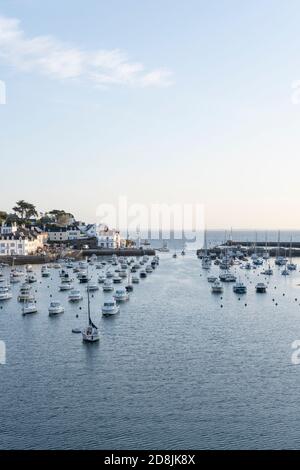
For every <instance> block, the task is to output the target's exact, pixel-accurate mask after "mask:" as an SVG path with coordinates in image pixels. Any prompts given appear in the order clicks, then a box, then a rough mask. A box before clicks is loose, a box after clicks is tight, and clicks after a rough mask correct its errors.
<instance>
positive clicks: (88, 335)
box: [82, 289, 100, 343]
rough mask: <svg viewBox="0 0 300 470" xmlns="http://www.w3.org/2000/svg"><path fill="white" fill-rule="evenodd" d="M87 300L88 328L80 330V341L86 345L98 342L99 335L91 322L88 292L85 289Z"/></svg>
mask: <svg viewBox="0 0 300 470" xmlns="http://www.w3.org/2000/svg"><path fill="white" fill-rule="evenodd" d="M87 298H88V326H87V327H86V328H84V329H83V330H82V340H83V341H86V342H88V343H95V342H96V341H99V339H100V335H99V331H98V327H97V326H96V325H95V324H94V323H93V322H92V320H91V307H90V291H89V289H87Z"/></svg>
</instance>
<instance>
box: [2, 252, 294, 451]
mask: <svg viewBox="0 0 300 470" xmlns="http://www.w3.org/2000/svg"><path fill="white" fill-rule="evenodd" d="M34 269H35V270H36V271H37V273H38V276H39V281H40V282H41V283H38V284H36V285H34V289H37V294H36V297H37V302H38V308H39V313H38V314H36V315H32V316H27V317H23V316H22V315H21V306H20V304H18V302H17V301H16V300H15V299H16V296H17V292H18V290H19V285H13V286H12V290H13V293H14V299H12V300H11V301H8V302H7V303H3V304H2V307H3V308H2V309H1V310H0V339H1V340H4V341H5V342H6V348H7V350H6V356H7V364H6V365H5V366H0V379H1V394H0V409H1V413H0V447H1V448H26V449H29V448H47V449H53V448H61V449H64V448H66V449H67V448H75V449H86V448H87V449H95V448H104V449H105V448H106V449H107V448H108V449H130V448H141V449H142V448H143V449H146V448H155V449H172V448H173V449H176V448H177V449H178V448H185V449H186V448H187V449H196V448H210V449H211V448H220V449H224V448H298V447H299V442H300V423H299V419H298V403H299V398H300V368H299V366H295V365H293V364H292V363H291V355H292V352H293V350H292V349H291V344H292V342H293V341H294V340H296V339H300V305H299V303H300V291H299V288H300V287H299V284H300V275H299V272H298V271H297V272H295V273H293V274H291V275H290V276H288V277H286V278H284V277H283V276H281V274H280V270H279V269H278V268H274V272H275V274H274V276H271V277H270V279H267V280H265V279H264V277H263V276H261V275H260V274H259V270H257V272H252V271H251V272H248V271H245V270H241V269H240V268H239V267H235V268H234V269H235V270H236V273H237V275H238V276H240V277H241V280H242V281H243V282H245V283H246V284H247V286H248V293H247V294H246V295H245V296H244V297H242V296H237V295H235V294H233V292H232V285H225V286H224V294H223V299H222V300H221V299H220V297H218V296H213V295H212V294H211V292H210V288H211V286H210V284H208V282H207V280H206V275H207V273H204V272H203V271H202V270H201V268H200V262H199V260H197V258H196V256H195V254H193V253H188V254H187V255H186V256H185V257H181V256H179V257H178V258H177V259H176V260H175V259H173V258H172V254H171V253H170V254H165V255H161V263H160V266H159V267H158V268H157V269H156V270H155V271H154V272H153V274H151V275H149V276H148V277H147V279H145V280H141V281H140V284H138V285H136V286H135V287H134V292H133V293H132V294H131V298H130V300H129V302H127V303H125V304H123V305H122V306H121V312H120V314H119V315H117V316H116V317H115V318H103V317H102V316H101V314H100V312H101V305H102V303H103V299H104V298H105V297H108V296H109V295H110V294H103V293H102V290H101V289H100V290H99V291H98V292H95V293H93V296H91V310H92V317H93V320H94V321H95V323H96V324H98V325H99V328H100V333H101V340H100V342H99V343H95V344H83V343H82V340H81V335H78V334H73V333H72V332H71V330H72V328H75V327H78V326H84V325H85V324H86V321H87V316H86V301H85V300H83V301H82V302H80V303H79V304H70V303H69V302H68V301H67V296H68V293H66V292H59V291H58V286H59V274H58V271H55V270H53V271H52V278H53V279H52V280H49V279H40V268H39V267H35V268H34ZM211 273H212V274H213V273H216V274H218V269H217V268H216V267H215V266H213V268H212V270H211ZM97 274H98V273H97V271H96V270H94V271H93V277H94V281H95V280H96V279H97ZM200 274H201V277H200ZM259 280H263V281H264V282H269V284H268V293H267V294H266V295H257V294H256V293H255V284H256V283H257V282H258V281H259ZM47 286H50V287H49V288H48V287H47ZM79 288H80V289H81V290H82V292H83V293H85V287H84V286H82V285H79ZM284 294H285V295H284ZM50 295H52V297H51V298H50ZM85 298H86V295H85ZM239 298H241V300H239ZM55 299H57V300H59V301H61V302H62V304H63V305H64V306H65V313H64V314H63V315H59V316H57V317H49V316H48V312H47V308H48V305H49V303H50V300H55ZM273 299H274V301H273ZM295 299H297V301H296V300H295ZM221 304H222V305H223V308H221ZM245 304H246V305H245ZM276 304H277V306H276ZM76 315H78V318H76Z"/></svg>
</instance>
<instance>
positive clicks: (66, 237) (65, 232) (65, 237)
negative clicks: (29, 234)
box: [47, 225, 81, 243]
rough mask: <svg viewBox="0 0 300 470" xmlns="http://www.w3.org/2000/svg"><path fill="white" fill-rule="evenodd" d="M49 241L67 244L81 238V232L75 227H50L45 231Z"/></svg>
mask: <svg viewBox="0 0 300 470" xmlns="http://www.w3.org/2000/svg"><path fill="white" fill-rule="evenodd" d="M47 232H48V237H49V241H51V242H57V243H59V242H67V241H71V240H78V239H79V238H81V231H80V229H79V227H78V226H77V225H68V226H66V227H60V226H56V225H55V226H52V227H49V228H48V229H47Z"/></svg>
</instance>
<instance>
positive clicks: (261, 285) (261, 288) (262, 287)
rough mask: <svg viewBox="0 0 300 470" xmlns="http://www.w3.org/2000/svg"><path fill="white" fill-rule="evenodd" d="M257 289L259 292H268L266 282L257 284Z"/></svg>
mask: <svg viewBox="0 0 300 470" xmlns="http://www.w3.org/2000/svg"><path fill="white" fill-rule="evenodd" d="M255 289H256V292H257V293H258V294H265V293H266V292H267V286H266V284H265V283H264V282H259V283H258V284H256V286H255Z"/></svg>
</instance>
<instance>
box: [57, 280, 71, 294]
mask: <svg viewBox="0 0 300 470" xmlns="http://www.w3.org/2000/svg"><path fill="white" fill-rule="evenodd" d="M72 289H73V284H72V282H70V281H69V282H62V283H61V285H60V286H59V290H60V291H62V292H65V291H69V290H72Z"/></svg>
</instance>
